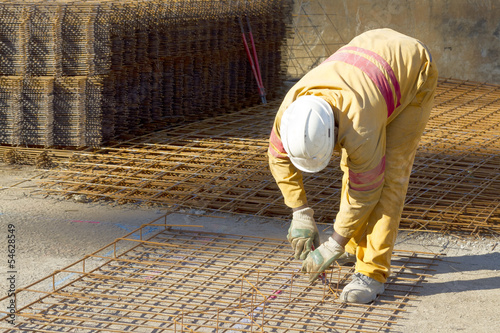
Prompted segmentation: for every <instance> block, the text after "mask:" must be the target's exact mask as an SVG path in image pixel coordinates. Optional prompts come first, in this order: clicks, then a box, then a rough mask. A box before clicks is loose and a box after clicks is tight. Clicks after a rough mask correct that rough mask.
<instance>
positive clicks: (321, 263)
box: [302, 237, 345, 283]
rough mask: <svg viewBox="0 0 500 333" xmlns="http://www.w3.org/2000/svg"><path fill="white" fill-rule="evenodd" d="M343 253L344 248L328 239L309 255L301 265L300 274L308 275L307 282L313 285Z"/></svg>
mask: <svg viewBox="0 0 500 333" xmlns="http://www.w3.org/2000/svg"><path fill="white" fill-rule="evenodd" d="M344 251H345V250H344V247H343V246H341V245H340V244H339V243H337V242H336V241H335V240H334V239H333V238H332V237H330V238H328V240H327V241H326V242H324V243H323V244H321V245H320V246H319V247H318V248H317V249H316V250H314V251H312V252H311V253H309V255H308V256H307V258H306V260H304V262H303V263H302V272H304V273H309V282H310V283H313V282H314V281H316V279H317V278H318V276H319V275H320V274H321V273H323V271H324V270H326V269H327V268H328V267H330V265H331V264H332V263H333V262H334V261H335V260H337V259H338V258H339V257H340V256H341V255H342V253H344Z"/></svg>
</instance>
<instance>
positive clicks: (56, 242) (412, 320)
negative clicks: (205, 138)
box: [0, 164, 500, 333]
mask: <svg viewBox="0 0 500 333" xmlns="http://www.w3.org/2000/svg"><path fill="white" fill-rule="evenodd" d="M37 173H38V172H37V171H35V170H33V169H32V168H30V167H19V166H7V165H2V164H0V188H2V187H9V186H11V185H14V184H16V183H18V182H19V181H21V180H23V179H26V178H30V177H32V176H34V175H36V174H37ZM26 185H33V184H32V183H31V184H30V183H24V184H21V185H19V186H16V187H12V188H8V189H3V190H0V228H1V230H0V235H5V234H7V232H8V225H9V224H12V225H14V226H15V229H16V264H17V267H16V269H17V271H18V273H17V280H16V285H17V287H24V286H26V285H28V284H29V283H31V282H34V281H36V280H38V279H41V278H43V277H45V276H47V275H49V274H50V273H52V272H53V271H54V270H57V269H59V268H62V267H64V266H66V265H68V264H70V263H73V262H75V261H77V260H78V259H80V258H82V257H83V256H84V255H85V254H88V253H91V252H93V251H95V250H97V249H98V248H100V247H102V246H104V245H106V244H108V243H111V242H112V241H113V240H115V239H116V238H117V237H121V236H123V235H124V234H126V233H128V232H129V231H131V230H133V229H135V228H137V227H139V226H141V225H142V224H144V223H147V222H150V221H151V220H153V219H155V218H156V217H159V216H161V215H163V214H165V213H166V211H165V210H164V209H160V208H153V207H146V206H138V205H121V206H120V205H113V204H103V203H86V202H78V199H79V198H75V199H77V200H62V199H60V198H56V197H47V198H45V197H43V196H42V195H40V194H39V193H37V191H36V187H32V188H29V189H20V188H19V187H23V186H26ZM176 216H177V218H178V219H179V223H183V221H187V220H188V219H189V216H187V215H186V216H183V215H181V214H179V215H176ZM208 219H209V218H207V222H208ZM96 222H99V223H96ZM256 226H258V227H256ZM204 230H207V231H217V232H221V233H232V234H242V235H257V236H261V237H272V238H285V234H286V231H285V230H286V227H285V226H284V225H283V223H282V222H279V221H270V220H267V219H266V220H264V219H259V218H252V217H248V218H241V216H238V217H237V218H236V217H235V218H231V217H229V218H225V219H216V220H215V221H214V219H210V223H207V224H206V225H205V229H204ZM3 237H4V236H2V238H3ZM3 239H5V238H3ZM2 244H6V242H5V241H3V242H2ZM396 248H397V249H401V250H418V251H425V252H433V253H443V254H445V257H444V258H445V260H443V261H441V262H440V264H439V265H438V266H437V267H436V272H435V274H434V275H433V277H431V278H429V279H428V282H426V283H424V284H423V288H422V290H421V293H420V295H419V296H418V301H417V302H414V303H412V304H413V306H410V307H407V308H406V310H407V313H406V315H405V318H404V319H403V320H400V321H399V322H398V324H399V326H398V330H399V331H401V332H426V333H427V332H493V331H495V330H497V329H498V327H499V326H498V325H499V324H500V319H499V317H500V316H499V315H500V310H499V304H500V303H499V301H498V300H499V299H500V244H499V240H498V239H495V238H483V239H477V238H472V237H457V236H450V235H441V234H438V233H408V232H401V233H400V235H399V238H398V241H397V245H396ZM6 271H7V246H4V245H2V246H1V251H0V298H1V297H3V296H5V295H6V293H7V286H6V278H4V276H5V275H6V274H7V273H5V272H6ZM1 310H3V311H4V309H1ZM0 327H1V325H0Z"/></svg>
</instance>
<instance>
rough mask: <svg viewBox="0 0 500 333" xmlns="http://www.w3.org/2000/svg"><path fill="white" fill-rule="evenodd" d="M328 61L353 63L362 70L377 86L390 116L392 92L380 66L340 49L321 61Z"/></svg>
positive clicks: (392, 110) (392, 101)
mask: <svg viewBox="0 0 500 333" xmlns="http://www.w3.org/2000/svg"><path fill="white" fill-rule="evenodd" d="M329 61H341V62H345V63H346V64H349V65H353V66H355V67H357V68H359V69H360V70H362V71H363V72H364V73H365V74H366V75H367V76H368V77H369V78H370V79H371V80H372V82H373V83H374V84H375V85H376V86H377V88H378V90H379V91H380V93H381V94H382V96H383V97H384V100H385V104H386V106H387V117H390V116H391V114H392V113H393V112H394V110H395V106H394V96H393V94H392V89H391V87H390V85H389V81H388V80H387V78H386V77H385V75H384V73H382V71H381V70H380V68H378V67H377V66H376V65H375V64H374V63H373V62H371V61H369V60H368V59H366V58H365V57H363V56H361V55H359V54H354V53H347V52H342V50H340V51H339V52H336V53H334V54H333V55H331V56H330V57H329V58H328V59H326V60H325V61H324V62H323V63H325V62H329Z"/></svg>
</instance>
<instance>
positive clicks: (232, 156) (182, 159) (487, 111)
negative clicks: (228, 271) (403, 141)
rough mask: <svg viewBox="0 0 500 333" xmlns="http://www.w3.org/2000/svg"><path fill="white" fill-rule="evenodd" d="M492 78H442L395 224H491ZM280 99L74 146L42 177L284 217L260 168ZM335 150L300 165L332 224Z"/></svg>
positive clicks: (52, 187) (443, 227) (93, 194)
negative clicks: (92, 145) (313, 167)
mask: <svg viewBox="0 0 500 333" xmlns="http://www.w3.org/2000/svg"><path fill="white" fill-rule="evenodd" d="M499 96H500V87H499V86H497V85H487V84H481V83H474V82H466V81H456V80H441V81H440V83H439V86H438V92H437V97H436V104H435V107H434V109H433V111H432V114H431V118H430V120H429V123H428V126H427V129H426V131H425V133H424V136H423V138H422V142H421V145H420V147H419V150H418V152H417V156H416V159H415V164H414V168H413V172H412V175H411V179H410V184H409V188H408V194H407V198H406V204H405V209H404V211H403V215H402V224H401V226H402V227H403V228H421V229H425V230H440V231H444V232H453V231H465V232H470V233H473V234H477V233H494V234H497V233H498V232H499V230H500V221H499V216H500V214H499V213H500V211H499V209H500V201H499V199H498V195H497V193H499V191H500V179H499V177H500V176H499V175H500V154H499V152H500V142H499V141H500V140H499V139H500V137H499V135H498V127H499V126H500V125H499V124H500V122H499V117H500V104H499V98H498V97H499ZM278 105H279V102H274V103H269V104H268V105H267V106H258V107H253V108H248V109H246V110H244V111H240V112H237V113H233V114H230V115H226V116H223V117H214V118H212V119H207V120H205V121H201V122H197V123H193V124H190V125H186V126H180V127H176V128H173V129H169V130H165V131H160V132H156V133H153V134H150V135H147V136H143V137H140V138H136V139H132V140H130V141H128V142H124V143H121V144H119V145H116V146H114V147H108V148H104V149H102V150H99V151H96V152H94V153H78V154H75V155H73V157H72V159H71V160H69V161H67V162H66V163H65V164H64V168H62V170H61V171H60V172H53V173H51V174H49V175H48V176H47V178H45V179H44V180H43V181H44V184H45V186H46V190H47V191H48V192H52V193H63V194H66V195H68V196H71V195H73V194H82V195H86V196H87V197H88V198H89V199H91V200H99V199H110V198H111V199H113V200H117V201H129V200H132V201H142V202H150V203H157V204H167V205H172V206H186V207H199V208H211V209H220V210H224V211H228V212H237V213H249V214H257V215H263V216H273V217H281V218H283V217H287V216H289V214H290V210H289V209H288V208H287V207H285V205H284V204H283V198H282V197H281V196H280V192H279V189H278V188H277V186H276V185H275V182H274V180H273V178H272V176H271V174H270V172H269V170H268V165H267V163H268V162H267V155H266V152H267V147H268V137H269V131H270V128H271V126H272V122H273V120H274V116H275V114H276V110H277V108H278ZM338 164H339V158H338V157H336V156H334V157H333V158H332V161H331V163H330V165H329V166H328V167H327V168H326V169H325V170H324V171H322V172H320V173H316V174H306V175H305V176H304V185H305V187H306V191H307V195H308V201H309V204H310V205H311V206H312V207H313V208H314V210H315V211H316V212H317V216H318V219H319V221H320V222H326V223H331V221H332V220H333V219H334V218H335V215H336V208H337V207H338V205H339V198H340V184H341V178H342V173H341V171H340V169H339V168H338Z"/></svg>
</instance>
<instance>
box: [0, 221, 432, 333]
mask: <svg viewBox="0 0 500 333" xmlns="http://www.w3.org/2000/svg"><path fill="white" fill-rule="evenodd" d="M161 219H162V220H163V221H161V220H160V221H156V223H151V224H147V225H144V226H143V227H141V228H140V229H139V230H137V231H134V232H131V233H130V234H128V235H126V236H125V237H123V238H119V239H117V240H116V241H115V242H113V243H112V244H110V245H108V246H106V247H104V248H102V249H99V250H98V251H96V252H94V253H93V254H91V255H88V256H86V257H85V258H84V259H82V260H80V261H78V262H76V263H74V264H72V265H69V266H67V267H66V268H64V269H62V270H60V271H57V272H56V273H54V274H52V275H51V276H48V277H47V278H45V279H42V280H40V281H37V282H35V283H34V284H32V285H30V286H28V287H26V288H22V289H20V290H18V291H17V294H16V297H17V300H19V301H21V300H24V301H25V303H27V304H25V305H23V306H21V305H20V304H19V305H18V311H17V313H16V316H17V317H16V323H15V325H14V326H6V328H7V329H6V331H5V332H19V331H21V332H26V331H37V332H54V331H58V332H74V331H88V332H90V331H92V332H271V331H272V332H330V331H331V330H336V331H339V332H380V331H383V332H387V331H391V330H392V328H393V327H394V324H396V323H397V320H398V319H400V318H402V317H404V313H405V306H406V305H408V304H410V303H411V301H412V300H413V299H414V294H415V293H416V290H417V289H418V288H419V286H420V285H421V283H423V282H424V280H425V278H426V277H428V276H429V275H428V273H429V272H430V271H431V270H432V269H431V268H432V266H433V265H434V261H435V260H438V259H439V258H438V257H437V256H436V255H433V254H428V253H415V252H404V251H395V252H394V256H393V265H392V271H393V273H392V275H391V277H390V278H389V280H388V282H387V288H386V292H385V293H384V294H382V295H380V296H379V297H378V298H377V299H376V300H375V302H374V303H372V304H370V305H354V304H345V303H341V302H339V301H338V300H337V297H338V294H339V292H340V291H341V289H342V288H343V287H344V285H345V284H346V283H347V280H348V278H349V276H350V275H351V274H352V273H353V268H349V267H345V266H337V267H335V268H333V269H331V270H328V271H327V274H326V277H325V278H324V279H323V281H318V282H316V283H314V284H312V285H310V284H309V283H308V280H307V276H306V275H305V274H302V273H299V271H300V262H299V261H295V260H293V256H291V254H292V253H291V251H290V248H289V244H288V242H287V241H282V240H276V239H269V238H259V237H249V236H240V235H227V234H218V233H205V232H202V231H192V229H191V230H187V229H186V228H185V227H182V226H179V227H175V226H173V227H172V226H169V225H168V224H167V216H165V217H162V218H161ZM148 229H149V230H148ZM151 230H157V232H154V233H155V235H154V236H152V237H147V238H144V237H143V235H146V233H147V232H148V231H151ZM61 281H64V282H61ZM2 301H5V298H4V299H1V300H0V303H2ZM4 319H5V318H4ZM3 323H4V322H2V320H1V319H0V325H2V324H3Z"/></svg>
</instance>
